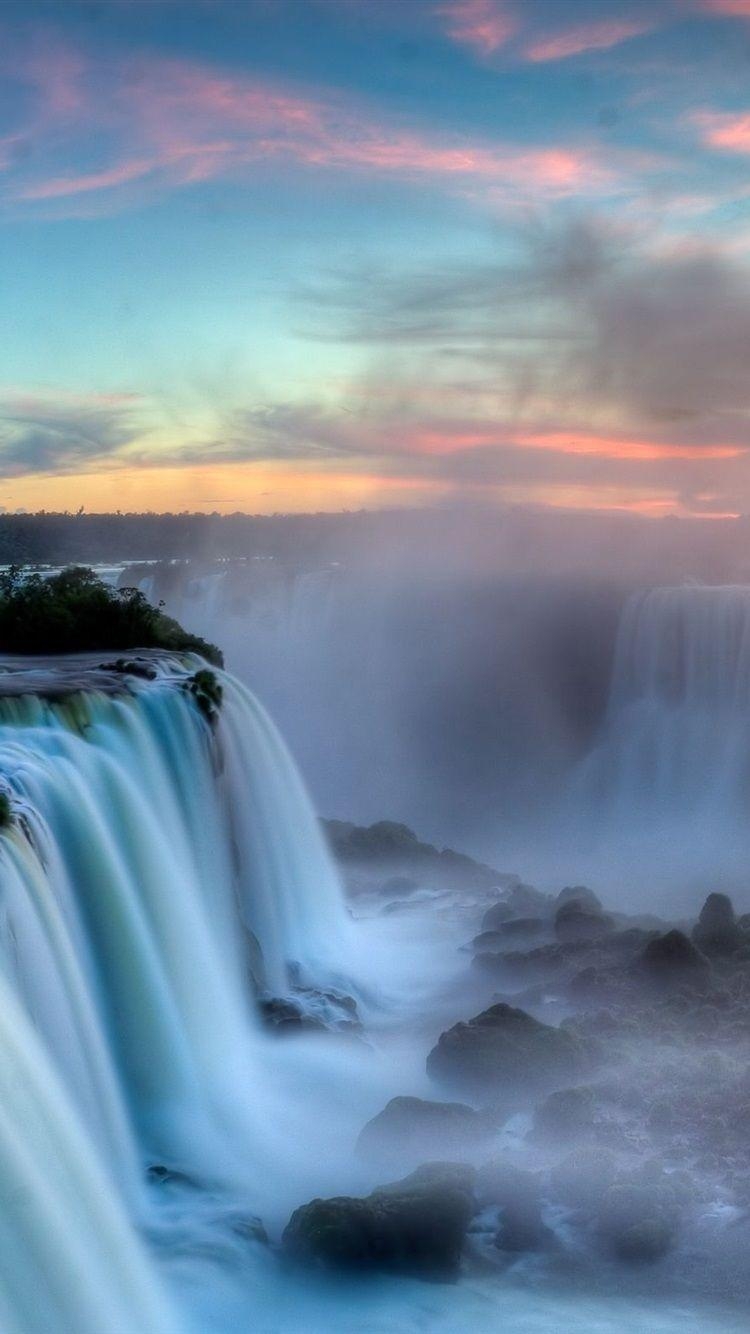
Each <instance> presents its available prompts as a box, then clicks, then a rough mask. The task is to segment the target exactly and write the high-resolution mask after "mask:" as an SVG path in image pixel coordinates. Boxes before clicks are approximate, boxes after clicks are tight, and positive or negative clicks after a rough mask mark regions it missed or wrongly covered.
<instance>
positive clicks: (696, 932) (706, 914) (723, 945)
mask: <svg viewBox="0 0 750 1334" xmlns="http://www.w3.org/2000/svg"><path fill="white" fill-rule="evenodd" d="M692 939H693V944H694V945H695V946H696V947H697V948H698V949H699V950H700V951H701V952H702V953H703V954H705V955H709V956H720V955H727V954H733V953H734V951H735V950H736V949H738V948H739V947H740V945H742V944H744V943H745V934H744V932H743V930H742V927H741V926H739V924H738V922H737V918H736V916H735V912H734V908H733V906H732V900H731V899H730V898H729V897H728V895H726V894H709V896H708V898H707V899H706V902H705V903H704V905H703V907H702V908H701V912H700V917H699V918H698V921H697V923H696V925H695V926H694V928H693V932H692Z"/></svg>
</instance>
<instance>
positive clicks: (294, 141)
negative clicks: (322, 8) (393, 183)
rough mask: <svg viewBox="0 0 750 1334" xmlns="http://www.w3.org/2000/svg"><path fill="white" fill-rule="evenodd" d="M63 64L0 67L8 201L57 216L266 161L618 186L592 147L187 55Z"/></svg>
mask: <svg viewBox="0 0 750 1334" xmlns="http://www.w3.org/2000/svg"><path fill="white" fill-rule="evenodd" d="M61 59H62V72H58V75H57V76H56V81H55V79H53V80H52V83H51V86H50V87H49V88H47V87H43V78H42V75H43V71H44V70H45V69H46V68H47V67H48V65H50V64H51V63H53V62H51V58H50V54H49V52H48V51H47V50H45V54H44V60H43V61H41V63H40V57H39V55H38V53H35V52H32V53H30V54H28V55H27V56H26V58H25V59H24V58H21V57H19V59H18V60H16V61H14V63H13V68H12V71H9V72H8V73H9V77H13V78H15V79H16V80H20V81H21V82H23V83H25V84H26V85H27V88H30V89H31V91H32V93H33V94H34V96H35V97H36V103H35V109H34V110H33V112H32V113H31V114H30V115H29V117H28V118H27V121H25V122H24V123H23V124H21V125H19V126H18V127H17V128H16V129H15V130H13V131H11V134H10V135H9V136H8V137H7V139H6V140H5V141H3V143H0V167H2V166H3V165H4V166H5V176H4V179H5V193H6V199H7V200H10V201H11V202H12V201H13V200H15V201H16V202H25V203H27V204H31V203H34V204H36V205H42V204H47V205H48V206H51V205H54V206H55V207H56V209H57V210H58V211H59V210H61V209H62V208H63V207H64V201H66V200H67V201H69V207H70V208H71V209H73V210H75V209H79V210H80V209H83V208H92V207H94V208H95V207H96V204H97V201H99V200H101V201H102V202H103V203H104V204H105V206H109V207H112V206H113V205H114V206H118V205H120V206H122V205H127V204H129V203H133V202H140V201H141V200H142V199H144V198H148V197H150V196H152V195H154V194H156V195H158V194H159V193H163V192H165V191H170V190H174V189H180V188H185V187H188V186H191V185H195V184H197V183H200V182H204V181H210V180H215V179H219V178H229V179H235V180H243V179H247V177H248V175H249V174H251V173H252V172H253V170H256V169H257V168H258V167H259V166H260V165H261V164H264V163H271V164H277V165H281V166H284V165H285V164H286V165H288V164H290V163H291V164H296V165H297V166H299V167H302V168H305V169H310V170H326V171H335V172H348V173H352V172H356V173H363V174H365V175H367V176H378V177H389V176H390V177H393V178H398V179H401V180H407V181H409V182H413V181H414V180H415V179H416V180H419V179H421V180H423V181H427V182H430V183H435V182H442V183H444V184H448V185H449V186H451V187H455V188H459V189H461V190H463V191H466V190H475V189H481V190H484V191H488V190H491V191H492V193H493V196H497V195H500V196H501V197H502V196H503V195H506V196H507V195H510V196H512V197H513V198H517V197H520V198H536V197H543V198H559V197H566V196H569V195H577V194H589V193H591V192H594V191H599V192H600V191H604V192H607V191H609V190H613V189H616V188H617V185H618V180H617V177H618V171H617V170H615V168H614V166H613V164H612V162H611V161H609V162H605V161H604V160H603V158H602V156H601V154H600V150H599V149H598V148H597V147H596V146H595V145H591V144H586V143H583V144H566V143H557V144H556V143H554V142H552V143H549V142H545V143H544V144H540V145H535V144H533V143H532V144H523V145H520V144H515V143H513V142H507V141H496V140H492V139H486V140H480V139H470V138H468V137H466V136H465V135H458V134H451V133H450V132H448V131H446V132H441V133H438V132H436V131H435V130H432V129H425V128H422V127H418V126H414V125H406V124H404V123H402V122H400V121H395V120H390V119H388V118H386V117H383V116H380V115H378V114H377V113H376V112H375V111H374V110H373V109H372V108H371V107H370V106H369V105H367V104H363V103H360V102H359V101H357V100H355V99H351V98H346V97H344V96H342V95H340V94H334V93H325V92H316V93H315V94H314V95H313V94H310V93H308V92H306V91H302V90H299V89H294V88H291V87H285V86H280V85H278V84H276V83H274V82H272V81H269V80H268V79H263V78H259V77H256V76H254V75H246V74H236V73H231V74H230V73H228V72H226V71H222V70H221V69H218V68H214V67H211V66H208V65H205V64H201V63H199V62H195V61H187V60H181V59H164V58H158V57H155V56H140V57H137V58H125V57H117V58H114V59H110V60H109V61H107V60H104V59H103V60H101V61H99V62H98V63H97V64H93V63H92V64H90V65H88V66H87V65H86V64H85V62H84V61H83V58H82V57H76V56H74V55H71V54H70V53H69V52H68V50H67V47H63V48H62V57H61ZM58 109H59V111H58ZM92 125H95V126H96V135H95V136H93V135H92V132H91V129H92ZM19 141H23V142H25V143H27V144H33V152H28V153H25V154H20V155H19V154H18V153H17V144H18V142H19ZM3 144H6V145H7V148H6V151H3ZM76 201H78V202H76ZM86 201H89V202H88V203H87V202H86Z"/></svg>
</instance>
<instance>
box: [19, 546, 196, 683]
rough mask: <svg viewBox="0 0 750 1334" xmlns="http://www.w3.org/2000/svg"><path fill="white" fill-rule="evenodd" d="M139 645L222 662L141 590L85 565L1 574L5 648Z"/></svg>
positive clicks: (21, 650)
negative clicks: (105, 578) (48, 572)
mask: <svg viewBox="0 0 750 1334" xmlns="http://www.w3.org/2000/svg"><path fill="white" fill-rule="evenodd" d="M135 648H141V649H145V648H160V649H167V650H168V651H170V652H173V653H186V652H190V653H199V654H200V655H201V656H202V657H204V658H206V659H207V660H208V661H209V662H212V663H213V664H214V665H215V666H217V667H220V666H222V655H221V652H220V650H219V649H218V648H216V647H215V645H213V644H209V643H207V642H206V640H204V639H200V638H199V637H198V636H197V635H189V634H187V633H186V631H185V630H183V629H182V626H180V625H178V623H177V621H174V620H172V618H171V617H170V616H165V615H164V613H163V612H162V611H161V610H160V609H159V608H157V607H152V606H151V604H150V603H149V602H148V601H147V600H146V598H145V597H144V595H143V593H141V592H140V590H139V589H137V588H111V587H110V586H109V585H108V584H103V583H102V581H101V580H100V579H98V578H97V576H96V575H95V574H94V572H93V570H89V569H87V568H86V567H85V566H79V565H71V566H70V567H69V568H68V569H66V570H63V571H62V572H61V573H60V574H56V575H53V576H52V577H51V578H47V579H45V578H43V577H42V576H41V575H39V574H32V575H24V574H23V572H22V571H21V569H20V568H19V567H18V566H11V568H10V569H9V570H7V571H5V572H4V573H3V574H0V653H82V652H86V651H90V650H92V651H96V650H98V649H135ZM198 675H200V673H198Z"/></svg>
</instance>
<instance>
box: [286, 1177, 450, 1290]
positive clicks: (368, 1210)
mask: <svg viewBox="0 0 750 1334" xmlns="http://www.w3.org/2000/svg"><path fill="white" fill-rule="evenodd" d="M473 1184H474V1172H473V1169H471V1168H468V1167H465V1166H463V1165H460V1164H455V1163H453V1164H451V1163H428V1164H425V1165H424V1166H423V1167H420V1168H418V1169H417V1171H416V1172H412V1173H411V1175H410V1176H408V1177H405V1178H404V1179H403V1180H402V1181H396V1182H393V1183H392V1184H390V1185H387V1186H380V1187H378V1189H377V1190H374V1191H373V1192H372V1194H370V1195H368V1196H366V1197H364V1198H356V1197H352V1196H339V1197H336V1198H334V1199H330V1200H320V1199H316V1200H312V1201H311V1202H310V1203H309V1204H305V1205H302V1206H301V1208H299V1209H296V1210H295V1211H294V1213H293V1214H292V1217H291V1218H290V1220H289V1222H288V1224H287V1226H286V1228H285V1230H284V1234H283V1237H282V1244H283V1246H284V1249H285V1250H286V1251H287V1253H288V1254H289V1255H291V1256H294V1257H295V1258H296V1259H299V1260H304V1261H307V1262H308V1263H313V1264H322V1265H327V1266H333V1267H338V1268H344V1269H359V1270H386V1271H389V1272H395V1273H402V1274H411V1275H414V1276H416V1277H419V1278H427V1279H433V1280H449V1279H452V1278H455V1276H456V1274H457V1272H458V1267H459V1264H460V1260H461V1252H462V1249H463V1244H464V1238H465V1236H466V1230H467V1227H468V1224H469V1220H470V1218H471V1214H472V1212H473V1208H474V1200H473V1194H472V1190H473Z"/></svg>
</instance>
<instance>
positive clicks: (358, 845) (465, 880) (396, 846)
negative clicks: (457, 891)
mask: <svg viewBox="0 0 750 1334" xmlns="http://www.w3.org/2000/svg"><path fill="white" fill-rule="evenodd" d="M321 824H322V826H323V830H324V833H325V835H326V837H327V839H328V841H329V843H330V845H331V849H332V851H333V853H334V855H335V856H336V857H337V858H338V860H339V861H340V862H342V863H343V864H344V866H345V867H347V868H351V867H357V868H359V870H360V871H361V872H362V873H363V874H364V877H365V880H364V886H363V887H368V886H369V888H378V889H380V888H381V887H382V879H380V877H378V878H377V879H376V880H373V877H374V876H375V875H376V874H377V871H378V870H381V871H382V869H383V868H384V867H388V868H390V869H391V870H392V871H393V874H394V875H398V876H399V877H400V876H403V877H405V878H407V879H413V880H415V881H417V882H418V883H420V884H428V885H430V886H437V887H442V888H462V889H465V888H472V889H478V890H482V891H487V890H493V889H495V890H496V889H497V887H498V885H499V884H500V883H502V882H503V880H504V879H505V878H506V877H504V876H503V875H502V874H501V873H500V872H498V871H496V870H494V868H493V867H491V866H485V865H484V864H483V863H482V862H476V861H474V859H473V857H468V856H466V854H465V853H463V852H455V851H454V850H453V849H452V848H442V849H438V848H436V847H434V846H433V845H432V844H431V843H422V842H421V841H420V840H419V839H418V838H417V835H416V834H415V833H414V830H413V829H409V827H408V825H405V824H399V823H397V822H396V821H394V820H379V821H377V823H376V824H371V825H368V826H360V825H355V824H350V823H349V822H348V821H346V820H322V821H321Z"/></svg>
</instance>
